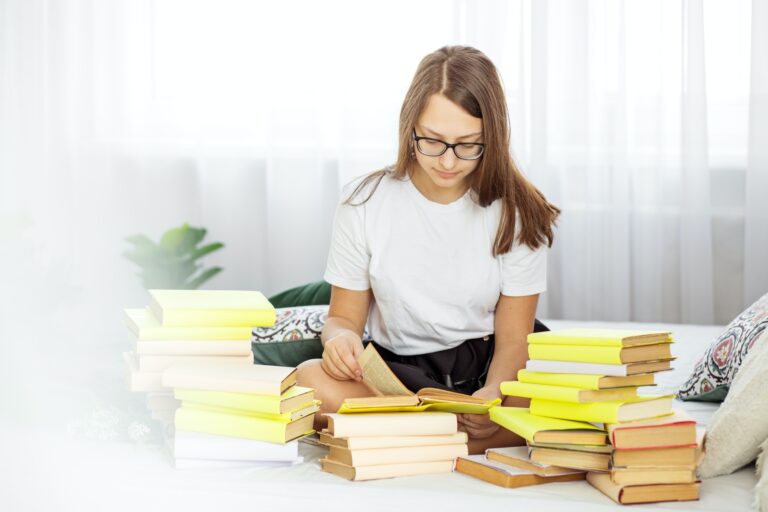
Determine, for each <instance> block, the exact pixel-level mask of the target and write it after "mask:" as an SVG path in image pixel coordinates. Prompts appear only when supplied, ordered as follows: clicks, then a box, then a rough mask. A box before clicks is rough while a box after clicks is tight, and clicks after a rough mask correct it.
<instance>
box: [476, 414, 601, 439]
mask: <svg viewBox="0 0 768 512" xmlns="http://www.w3.org/2000/svg"><path fill="white" fill-rule="evenodd" d="M490 417H491V421H493V422H494V423H498V424H499V425H501V426H502V427H504V428H506V429H507V430H510V431H512V432H514V433H515V434H517V435H519V436H520V437H522V438H523V439H525V440H526V441H529V442H535V443H572V444H589V445H598V444H605V443H606V434H605V431H604V430H602V429H600V428H598V427H596V426H594V425H592V424H590V423H586V422H583V421H573V420H564V419H561V418H557V417H554V418H550V417H546V416H535V415H533V414H531V412H530V411H529V410H528V409H526V408H524V407H494V408H492V409H491V412H490Z"/></svg>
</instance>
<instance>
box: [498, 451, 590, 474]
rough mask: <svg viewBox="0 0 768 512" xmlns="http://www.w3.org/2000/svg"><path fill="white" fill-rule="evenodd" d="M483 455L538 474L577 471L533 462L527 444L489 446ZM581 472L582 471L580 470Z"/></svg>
mask: <svg viewBox="0 0 768 512" xmlns="http://www.w3.org/2000/svg"><path fill="white" fill-rule="evenodd" d="M485 457H486V458H487V459H488V460H490V461H494V462H498V463H501V464H505V465H507V466H512V467H515V468H518V469H522V470H525V471H530V472H531V473H535V474H537V475H539V476H555V475H569V474H572V473H574V472H579V471H578V470H574V469H573V468H563V467H560V466H553V465H551V464H541V463H537V462H533V461H532V460H531V459H530V457H529V456H528V447H527V446H511V447H509V448H491V449H489V450H488V451H486V452H485ZM581 472H582V473H583V471H581Z"/></svg>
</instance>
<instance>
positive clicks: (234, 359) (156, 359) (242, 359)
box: [139, 353, 253, 373]
mask: <svg viewBox="0 0 768 512" xmlns="http://www.w3.org/2000/svg"><path fill="white" fill-rule="evenodd" d="M218 362H227V363H240V364H244V365H249V366H250V365H253V353H248V354H247V355H244V356H162V355H156V356H153V355H146V354H142V355H139V370H140V371H142V372H155V373H159V372H163V371H164V370H166V369H168V368H169V367H171V366H173V365H174V364H177V363H201V364H211V363H213V364H215V363H218Z"/></svg>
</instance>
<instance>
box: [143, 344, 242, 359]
mask: <svg viewBox="0 0 768 512" xmlns="http://www.w3.org/2000/svg"><path fill="white" fill-rule="evenodd" d="M135 351H136V353H137V354H140V355H176V356H185V355H186V356H247V355H249V354H251V353H252V352H251V340H152V341H137V342H136V347H135Z"/></svg>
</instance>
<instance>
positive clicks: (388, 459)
mask: <svg viewBox="0 0 768 512" xmlns="http://www.w3.org/2000/svg"><path fill="white" fill-rule="evenodd" d="M468 453H469V452H468V448H467V444H466V443H459V444H442V445H440V444H438V445H431V446H401V447H399V448H369V449H363V450H351V449H349V448H342V447H340V446H331V447H330V448H329V451H328V457H327V458H328V460H332V461H335V462H339V463H341V464H346V465H347V466H355V467H360V466H378V465H381V464H406V463H414V462H430V461H440V460H452V459H455V458H456V457H463V456H466V455H468Z"/></svg>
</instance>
